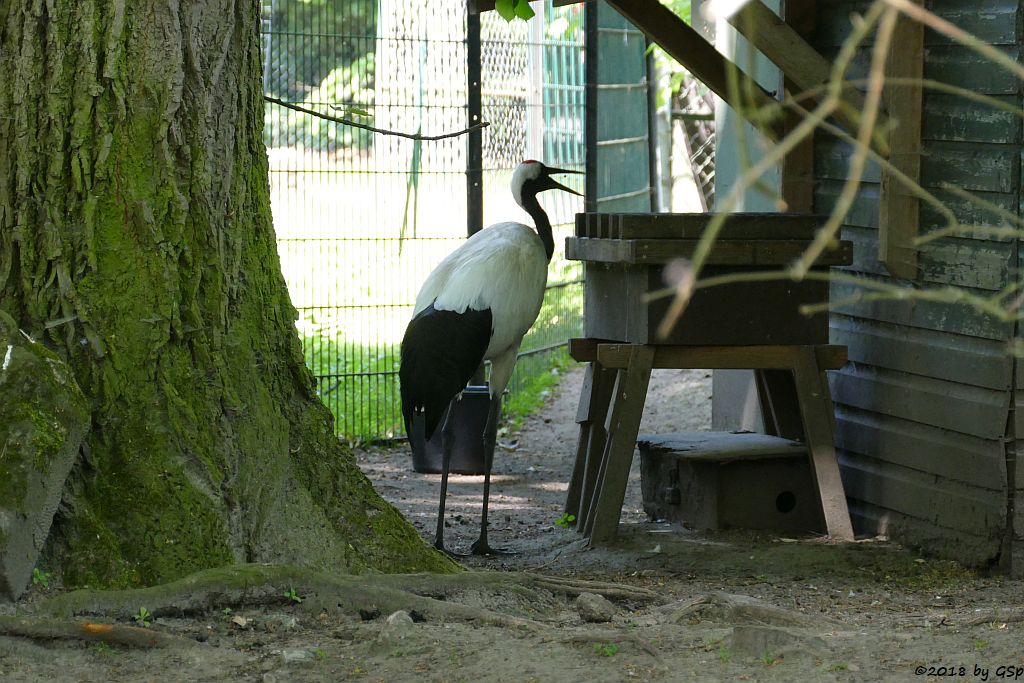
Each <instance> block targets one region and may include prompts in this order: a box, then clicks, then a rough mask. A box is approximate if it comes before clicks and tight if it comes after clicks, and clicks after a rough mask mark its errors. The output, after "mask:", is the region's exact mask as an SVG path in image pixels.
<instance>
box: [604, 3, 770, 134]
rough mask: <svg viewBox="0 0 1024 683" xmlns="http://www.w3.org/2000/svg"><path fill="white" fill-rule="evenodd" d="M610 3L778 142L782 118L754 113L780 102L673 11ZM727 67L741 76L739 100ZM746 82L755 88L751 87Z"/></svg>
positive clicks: (648, 5) (649, 5)
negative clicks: (770, 120) (765, 116)
mask: <svg viewBox="0 0 1024 683" xmlns="http://www.w3.org/2000/svg"><path fill="white" fill-rule="evenodd" d="M608 4H609V5H611V6H612V7H614V8H615V9H616V10H618V12H619V14H621V15H622V16H624V17H625V18H626V19H628V20H629V21H631V22H632V23H633V25H635V26H636V27H637V28H638V29H640V30H641V31H643V32H644V33H645V34H646V35H647V37H648V38H650V39H651V40H652V41H654V42H655V43H657V44H658V45H660V46H661V48H662V49H663V50H665V52H667V53H668V54H669V55H671V56H672V58H673V59H675V60H676V61H677V62H679V63H680V64H682V65H683V66H685V67H686V68H687V70H689V72H690V73H691V74H693V76H694V77H695V78H697V80H699V81H701V82H702V83H704V84H705V85H706V86H708V87H709V88H710V89H711V90H712V91H713V92H714V93H715V94H716V95H718V96H719V97H721V98H722V99H723V100H725V101H726V102H728V103H729V104H730V105H731V106H732V107H733V108H734V109H736V111H737V112H738V113H739V114H740V115H741V116H743V117H744V118H747V119H748V120H750V122H751V123H752V124H753V125H754V126H756V127H757V128H758V130H760V131H761V132H762V133H764V134H765V135H766V136H767V137H768V138H769V139H771V140H772V141H778V140H779V139H780V138H781V137H782V131H783V128H784V124H783V119H782V118H781V117H780V118H778V119H776V120H774V121H772V122H768V121H765V120H763V119H761V118H759V117H757V116H752V115H756V114H757V113H758V112H761V111H763V110H765V109H766V108H768V107H773V106H776V105H777V104H778V102H776V101H775V100H774V99H773V98H772V96H771V95H769V94H768V93H767V92H765V91H764V90H763V89H762V88H761V86H759V85H757V83H755V82H753V79H751V78H750V77H749V76H748V75H747V74H746V73H744V72H743V71H742V70H741V69H740V68H739V67H738V66H736V65H735V64H733V63H732V62H730V61H729V60H728V59H726V58H725V57H724V56H722V54H721V53H720V52H718V50H716V49H715V47H714V45H712V44H711V43H709V42H708V41H706V40H705V39H704V37H703V36H702V35H700V34H699V33H697V31H695V30H694V29H692V28H690V26H689V25H687V24H686V22H684V21H683V20H682V19H681V18H680V17H679V16H677V15H676V14H675V13H674V12H673V11H672V10H670V9H669V8H667V7H665V6H664V5H662V4H661V3H660V2H657V0H608ZM728 69H733V70H735V73H736V75H737V77H738V81H739V88H738V89H739V91H740V92H739V100H738V101H737V100H736V98H734V97H732V96H731V93H730V92H729V85H728V83H729V80H728V76H727V74H728ZM745 83H750V84H752V86H753V87H751V88H748V87H746V86H745V85H744V84H745ZM747 91H749V92H750V99H749V100H748V99H746V96H745V93H746V92H747Z"/></svg>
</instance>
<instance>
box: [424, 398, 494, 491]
mask: <svg viewBox="0 0 1024 683" xmlns="http://www.w3.org/2000/svg"><path fill="white" fill-rule="evenodd" d="M489 407H490V393H489V389H488V388H487V387H486V386H469V387H466V389H465V391H463V392H462V400H461V401H458V402H456V404H455V446H454V447H453V448H452V462H451V467H450V468H449V471H450V472H451V473H453V474H483V473H484V426H485V425H486V424H487V410H488V408H489ZM409 445H410V446H412V468H413V469H414V470H415V471H417V472H423V473H427V474H438V473H440V472H441V465H442V453H441V428H440V427H438V428H437V429H435V430H434V434H433V436H432V437H431V438H430V441H427V442H425V443H424V439H423V419H422V418H419V419H416V420H413V424H412V434H410V435H409Z"/></svg>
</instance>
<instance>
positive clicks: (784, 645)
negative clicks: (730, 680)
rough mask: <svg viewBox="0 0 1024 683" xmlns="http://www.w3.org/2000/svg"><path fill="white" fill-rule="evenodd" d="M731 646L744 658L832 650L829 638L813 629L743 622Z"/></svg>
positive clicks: (793, 655) (817, 652)
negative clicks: (827, 639)
mask: <svg viewBox="0 0 1024 683" xmlns="http://www.w3.org/2000/svg"><path fill="white" fill-rule="evenodd" d="M731 648H732V651H733V653H734V654H736V655H739V656H741V657H755V658H756V657H762V656H764V655H765V653H768V654H770V655H772V656H775V657H782V658H786V657H806V656H815V655H819V654H821V653H824V652H826V651H827V650H828V647H827V646H826V645H825V641H824V640H822V639H821V638H820V637H818V636H817V635H814V633H813V632H810V631H808V630H802V629H795V628H782V627H779V626H761V625H740V626H735V627H734V628H733V630H732V642H731Z"/></svg>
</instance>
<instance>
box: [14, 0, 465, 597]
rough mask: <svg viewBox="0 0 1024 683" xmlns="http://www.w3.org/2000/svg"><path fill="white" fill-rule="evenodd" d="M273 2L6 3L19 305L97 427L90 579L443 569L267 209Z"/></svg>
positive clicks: (69, 516) (92, 440)
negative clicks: (357, 437) (365, 439)
mask: <svg viewBox="0 0 1024 683" xmlns="http://www.w3.org/2000/svg"><path fill="white" fill-rule="evenodd" d="M259 18H260V17H259V3H258V2H256V0H171V1H170V2H158V1H156V0H138V1H132V2H129V1H127V0H0V82H2V83H4V86H3V87H2V88H0V309H4V310H6V311H7V312H9V313H10V314H11V315H12V316H13V317H14V319H15V320H16V321H18V324H19V325H20V326H21V328H22V329H23V330H25V331H26V332H28V333H29V334H30V335H32V336H34V337H35V338H36V339H38V340H42V341H43V342H44V343H45V344H46V345H47V346H49V347H50V348H51V349H54V350H56V351H57V352H58V353H59V354H60V355H61V356H62V357H63V358H64V359H65V360H67V361H68V362H69V363H70V364H71V366H72V367H73V369H74V373H75V376H76V379H77V381H78V383H79V385H80V386H81V388H82V390H83V391H84V392H85V395H86V396H87V397H89V399H90V400H91V409H92V429H91V433H90V434H89V436H88V437H87V439H86V447H85V448H84V449H83V457H82V458H81V459H80V462H79V464H78V466H77V467H76V470H75V473H74V474H73V476H72V479H71V480H70V481H69V485H68V488H67V490H66V493H65V497H64V501H65V502H64V505H63V506H62V510H61V512H59V513H58V518H57V520H56V521H55V524H54V530H53V532H52V533H51V538H50V541H49V545H48V561H49V562H50V563H52V564H55V565H59V566H60V567H61V569H62V571H63V576H64V581H65V583H67V584H69V585H83V584H90V585H94V586H131V585H139V584H151V583H156V582H162V581H166V580H170V579H173V578H176V577H179V576H182V575H184V574H186V573H189V572H191V571H193V570H197V569H201V568H207V567H212V566H219V565H224V564H228V563H232V562H253V561H256V562H278V561H281V562H290V563H300V564H305V565H311V566H318V567H326V568H332V569H339V570H346V571H359V570H362V569H370V568H376V569H382V570H386V571H416V570H424V569H428V570H430V569H432V570H444V569H450V568H451V567H452V566H453V565H452V564H451V563H450V562H449V561H448V560H447V558H444V557H443V556H441V555H439V554H437V553H435V552H434V551H433V550H432V549H430V548H428V547H427V546H426V545H425V544H424V543H423V542H422V541H421V540H420V539H419V537H418V536H417V534H416V533H415V531H414V530H413V529H412V527H411V526H410V525H408V523H406V522H405V520H404V519H402V517H401V515H399V513H398V512H397V511H396V510H395V509H394V508H393V507H391V506H390V505H388V504H387V503H385V502H384V501H382V500H381V499H380V498H379V497H378V496H377V495H376V493H375V492H374V491H373V489H372V487H371V485H370V483H369V482H368V480H367V479H366V478H365V477H364V476H363V475H362V473H361V472H360V471H359V469H358V468H357V466H356V464H355V461H354V458H353V457H352V454H351V453H350V452H348V451H346V450H345V449H344V448H343V446H342V445H341V444H340V443H339V442H338V440H337V439H336V438H335V437H334V435H333V431H332V425H331V417H330V414H329V413H328V411H327V410H326V409H325V408H324V407H323V406H322V404H320V402H319V400H318V399H317V397H316V394H315V391H314V383H313V379H312V376H311V375H310V373H309V371H308V370H307V369H306V367H305V365H304V363H303V358H302V353H301V348H300V342H299V339H298V336H297V333H296V331H295V328H294V320H295V318H296V312H295V309H294V308H293V307H292V305H291V302H290V300H289V298H288V292H287V289H286V287H285V283H284V279H283V277H282V275H281V268H280V262H279V259H278V256H277V250H276V244H275V238H274V232H273V227H272V224H271V216H270V202H269V190H268V181H267V177H268V176H267V159H266V152H265V149H264V146H263V142H262V127H263V101H262V87H261V81H260V73H261V55H260V37H259Z"/></svg>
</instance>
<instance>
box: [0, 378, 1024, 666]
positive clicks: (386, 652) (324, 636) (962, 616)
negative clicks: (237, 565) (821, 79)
mask: <svg viewBox="0 0 1024 683" xmlns="http://www.w3.org/2000/svg"><path fill="white" fill-rule="evenodd" d="M580 382H581V372H580V371H579V370H573V371H571V372H569V373H567V374H566V376H565V377H564V378H563V381H562V382H561V384H560V385H559V387H558V388H557V390H555V391H554V392H552V395H551V396H550V397H549V399H548V404H547V405H546V407H545V409H544V410H543V411H541V412H540V413H539V414H538V415H537V416H535V417H533V418H531V419H529V420H528V421H527V422H526V424H525V425H524V426H523V428H522V429H521V430H520V431H519V432H518V433H514V434H503V435H501V436H500V437H499V441H500V442H501V444H502V446H503V448H502V449H501V450H500V452H499V453H498V455H497V456H496V463H495V468H494V471H495V476H494V478H493V495H492V503H491V511H492V524H491V527H490V540H491V544H492V545H495V546H497V547H504V548H507V549H509V550H512V551H514V553H515V554H513V555H507V556H501V557H497V558H467V559H466V560H465V564H466V566H467V567H469V568H470V569H472V570H481V571H485V572H488V573H487V574H486V575H484V576H481V575H480V574H479V572H474V573H471V574H466V575H462V577H461V578H456V579H453V580H452V581H453V582H454V583H449V584H445V585H443V586H442V585H440V584H438V585H436V586H433V587H430V584H429V580H427V581H428V583H427V584H425V585H426V586H427V587H426V588H424V587H423V585H421V584H420V583H418V582H419V580H418V579H417V581H416V582H415V583H416V586H415V587H414V586H413V583H414V582H413V580H412V579H408V582H409V587H408V592H401V591H399V592H398V593H397V594H393V593H388V594H387V595H388V596H392V597H393V596H394V595H397V598H396V599H395V600H393V599H391V598H386V597H379V596H378V597H374V596H376V595H377V594H376V593H373V594H371V593H372V591H373V590H376V588H372V587H371V588H366V589H365V590H366V591H368V592H367V593H366V594H365V595H354V596H353V595H349V596H348V597H347V598H346V599H345V600H341V599H340V598H338V599H334V596H335V595H336V594H335V593H331V591H330V590H328V588H325V586H324V585H323V584H322V582H321V583H320V584H318V583H316V582H315V581H312V580H311V581H308V582H304V580H303V579H301V577H300V578H297V579H295V582H296V583H295V584H294V585H293V584H280V585H288V589H287V591H285V592H287V593H291V596H290V597H289V596H284V598H283V599H282V595H280V593H281V591H280V588H276V589H271V592H270V593H265V594H264V595H263V596H262V598H260V599H253V596H254V594H253V593H251V592H250V593H248V594H247V595H248V597H249V598H250V599H249V600H248V601H242V602H240V603H238V604H236V607H234V608H231V607H226V608H219V609H216V610H211V611H208V612H207V613H205V614H185V615H184V616H181V615H178V614H176V613H175V610H173V609H166V608H163V609H162V608H160V606H159V604H158V603H154V608H150V611H151V612H152V613H153V617H152V618H151V619H149V620H148V621H149V625H148V626H147V628H148V630H149V632H153V633H159V634H161V635H167V636H169V637H172V638H173V639H174V644H173V645H172V646H170V647H166V648H161V649H139V648H135V647H124V646H121V645H117V644H113V645H111V644H105V643H96V642H83V641H82V640H80V639H57V640H52V639H44V638H39V637H35V638H31V639H27V638H23V637H10V636H0V681H32V682H36V681H150V680H152V681H157V680H159V681H168V680H175V681H177V680H181V681H225V680H232V681H262V682H267V683H271V682H276V681H343V680H355V681H373V682H376V681H384V682H388V683H390V682H392V681H396V682H401V681H450V682H453V683H454V682H456V681H502V682H504V681H508V682H522V683H526V682H529V681H537V682H546V681H567V682H571V681H592V682H595V683H596V682H598V681H630V680H638V681H646V680H660V681H689V680H700V681H718V680H742V681H761V680H765V681H804V680H809V681H817V680H823V681H889V680H938V679H955V680H978V681H987V680H1016V679H1019V678H1024V639H1022V635H1024V625H1022V624H1024V621H1022V620H1024V585H1022V582H1020V581H1014V580H1009V579H1005V578H1000V577H984V576H978V575H976V574H974V573H972V572H968V571H965V570H963V569H962V568H960V567H958V566H957V565H955V564H953V563H950V562H945V561H939V560H934V559H931V558H925V557H919V556H917V555H915V554H914V553H913V552H911V551H908V550H906V549H903V548H900V547H898V546H897V545H895V544H893V543H889V542H887V541H886V540H885V539H863V540H860V541H858V542H856V543H848V544H837V543H832V542H829V541H828V540H826V539H821V538H780V537H778V536H773V535H770V534H756V533H751V532H738V531H733V532H715V533H697V532H693V531H688V530H685V529H683V528H681V527H679V526H678V525H669V524H664V523H656V522H651V521H648V520H647V518H646V516H645V515H644V514H643V511H642V509H641V502H640V487H639V470H638V467H637V466H636V463H634V468H633V474H632V477H631V481H630V484H629V489H628V491H627V495H626V503H625V506H624V509H623V515H622V525H621V527H620V539H619V540H618V541H617V542H616V543H615V544H614V545H612V546H611V547H607V548H596V549H588V548H586V547H585V546H584V544H583V543H582V542H581V541H580V539H579V536H578V535H577V534H576V533H575V532H574V531H572V530H570V529H565V528H562V527H560V526H559V525H558V524H557V523H556V522H557V521H558V519H559V517H560V516H561V514H562V506H563V504H564V497H565V491H566V487H567V484H566V482H567V481H568V478H569V474H570V471H571V468H572V457H573V453H574V448H575V436H576V435H575V423H574V422H573V419H574V415H575V409H576V399H577V397H578V395H579V387H580ZM709 395H710V379H709V377H708V376H707V375H706V373H703V372H700V371H658V372H655V374H654V377H653V378H652V386H651V390H650V393H649V398H648V408H647V411H646V415H645V418H644V424H643V426H642V430H643V431H647V432H665V431H685V430H693V429H707V428H708V427H709V423H710V401H709V400H708V398H709ZM358 457H359V461H360V464H361V465H362V467H363V469H364V471H365V472H366V473H367V474H368V476H370V478H371V479H372V480H373V481H374V483H375V485H376V486H377V488H378V490H379V491H380V492H381V493H382V494H383V495H384V496H385V497H386V498H387V499H388V500H390V501H391V502H392V503H393V504H395V505H396V506H397V507H399V508H400V509H401V510H402V511H403V512H404V513H405V514H406V515H407V516H408V517H409V518H410V519H411V520H412V522H413V523H414V524H415V525H416V527H417V528H418V529H419V530H420V531H421V533H423V535H424V537H425V538H427V539H429V540H432V537H433V528H434V523H435V514H436V504H437V495H438V490H439V479H440V477H439V476H438V475H424V474H417V473H415V472H413V471H412V469H411V466H410V461H409V456H408V453H407V450H406V449H405V448H395V449H383V448H372V449H366V450H363V451H360V452H359V454H358ZM481 488H482V477H473V476H453V478H452V483H451V493H450V497H449V503H448V505H449V507H448V520H449V526H448V527H447V529H446V534H447V541H448V543H449V546H450V547H454V548H455V549H457V550H465V549H466V548H468V546H469V544H470V543H471V542H472V541H473V540H474V539H475V537H476V535H477V533H478V531H479V527H478V521H479V506H480V496H481ZM506 578H507V579H509V581H505V580H504V579H506ZM481 579H482V580H481ZM274 590H277V591H278V594H276V597H277V599H276V600H274V599H269V598H268V596H269V597H270V598H272V597H275V595H274V594H273V591H274ZM347 590H348V591H349V593H352V592H355V593H358V592H359V590H362V589H357V588H349V589H347ZM344 592H345V591H344V590H341V591H339V592H338V593H337V595H340V594H341V593H344ZM48 593H49V592H48V591H43V590H41V589H37V590H35V591H33V593H32V594H30V595H29V596H28V597H27V598H26V599H25V600H24V601H23V602H22V603H20V604H19V605H18V606H17V610H18V613H20V614H32V612H33V610H34V609H35V607H36V606H37V605H39V604H41V603H40V601H41V600H42V599H43V598H45V597H47V595H48ZM144 595H148V594H138V595H137V596H136V597H129V598H127V599H126V600H125V601H122V602H123V604H124V605H131V606H132V608H133V610H134V606H135V605H136V604H138V603H141V602H143V601H144V599H145V598H144ZM381 595H383V594H381ZM326 596H331V597H326ZM403 596H404V597H403ZM602 596H603V597H602ZM206 597H207V598H208V600H209V602H210V603H211V604H217V605H218V606H219V605H220V604H226V605H230V604H232V602H231V600H233V599H234V598H232V597H231V595H229V594H227V593H225V594H224V595H219V596H218V595H214V596H212V597H211V596H209V595H207V596H206ZM235 597H237V596H235ZM218 598H219V599H220V600H221V602H217V599H218ZM403 599H404V600H406V601H407V603H403V602H402V600H403ZM133 600H134V602H132V601H133ZM299 600H302V602H299ZM332 600H334V601H333V602H332ZM346 600H347V602H346ZM396 600H397V601H396ZM342 602H344V603H345V605H344V606H350V604H356V605H360V604H361V605H377V606H378V607H377V608H373V609H370V608H368V607H363V608H360V609H357V610H355V611H353V610H352V609H342V607H343V604H342ZM139 606H140V607H141V606H144V605H142V604H139ZM124 609H127V607H125V608H124ZM124 609H123V610H122V613H121V614H120V617H121V623H122V624H123V625H130V624H131V623H132V620H131V618H130V616H129V615H128V614H127V613H125V612H124ZM179 611H180V610H179ZM12 613H13V611H12V610H11V609H10V608H8V609H6V610H4V609H3V608H0V615H3V614H7V615H10V614H12ZM132 613H134V611H133V612H132ZM2 618H3V617H2V616H0V619H2ZM5 624H6V625H7V626H9V625H10V623H9V622H3V623H2V624H0V633H2V632H3V630H4V625H5ZM13 630H14V631H17V629H16V628H15V629H13ZM8 631H11V629H10V628H8Z"/></svg>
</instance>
